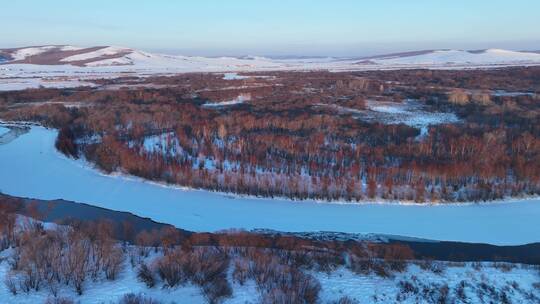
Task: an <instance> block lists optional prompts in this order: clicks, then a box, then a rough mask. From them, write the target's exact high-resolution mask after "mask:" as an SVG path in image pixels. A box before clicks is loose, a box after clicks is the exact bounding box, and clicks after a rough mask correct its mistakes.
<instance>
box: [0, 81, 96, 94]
mask: <svg viewBox="0 0 540 304" xmlns="http://www.w3.org/2000/svg"><path fill="white" fill-rule="evenodd" d="M94 86H96V85H95V84H94V83H92V82H88V81H80V80H78V79H62V78H53V79H46V78H11V79H1V80H0V91H18V90H25V89H37V88H39V87H44V88H76V87H94Z"/></svg>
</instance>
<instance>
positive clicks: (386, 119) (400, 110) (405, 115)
mask: <svg viewBox="0 0 540 304" xmlns="http://www.w3.org/2000/svg"><path fill="white" fill-rule="evenodd" d="M367 108H368V109H369V111H368V112H365V113H364V114H365V115H364V117H363V118H364V119H367V120H370V121H380V122H383V123H387V124H400V123H403V124H406V125H408V126H411V127H415V128H419V129H420V131H421V135H425V134H427V130H428V127H429V126H430V125H437V124H444V123H456V122H458V121H459V119H458V118H457V116H456V115H455V114H454V113H443V112H429V111H426V110H425V109H424V108H423V106H422V105H421V104H419V103H416V102H414V101H412V100H406V101H404V102H402V103H395V102H377V101H372V100H369V101H368V102H367Z"/></svg>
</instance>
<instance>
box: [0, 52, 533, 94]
mask: <svg viewBox="0 0 540 304" xmlns="http://www.w3.org/2000/svg"><path fill="white" fill-rule="evenodd" d="M63 51H64V52H65V51H78V52H80V53H79V54H76V55H73V53H67V54H65V55H64V56H65V57H61V56H60V59H59V60H58V61H57V62H55V63H54V64H52V65H37V64H10V62H9V61H8V62H4V63H3V64H2V65H0V83H2V82H5V81H6V79H8V78H20V79H19V81H20V82H25V81H27V80H25V79H27V78H32V77H66V76H71V77H73V76H78V77H82V80H88V79H98V78H103V77H106V78H116V77H121V76H126V75H128V74H131V75H133V76H145V75H162V74H168V75H170V74H177V73H187V72H229V73H227V74H225V75H224V79H231V80H232V79H243V78H244V76H239V75H238V74H236V73H237V72H254V71H290V70H297V71H308V70H330V71H362V70H388V69H404V68H430V69H467V68H493V67H504V66H517V65H540V54H537V53H533V52H517V51H507V50H500V49H489V50H485V51H478V52H469V51H463V50H438V51H426V52H420V53H419V54H415V55H413V56H404V55H394V56H377V57H370V58H369V59H367V57H366V58H362V57H360V58H354V59H352V58H307V59H306V58H301V59H272V58H266V57H257V56H251V57H242V58H236V57H200V56H181V55H164V54H152V53H147V52H142V51H138V50H134V49H130V48H125V47H103V48H101V49H97V50H96V48H88V50H87V51H86V52H85V49H84V48H80V47H75V46H42V47H30V48H23V49H19V50H17V51H15V52H14V53H11V56H12V57H13V59H14V60H13V62H16V60H24V59H28V60H27V61H29V62H31V61H32V60H31V59H33V58H36V57H39V56H40V54H42V53H46V52H63ZM34 62H36V60H34ZM81 62H84V63H85V65H84V66H74V65H72V64H71V63H81ZM74 81H75V80H74ZM58 86H59V87H64V86H65V85H64V84H62V83H58Z"/></svg>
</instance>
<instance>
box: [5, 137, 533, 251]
mask: <svg viewBox="0 0 540 304" xmlns="http://www.w3.org/2000/svg"><path fill="white" fill-rule="evenodd" d="M1 133H2V129H0V134H1ZM56 134H57V132H56V131H54V130H48V129H45V128H42V127H32V128H31V130H30V132H28V133H25V134H22V135H20V136H19V137H18V138H16V139H15V140H12V141H10V142H8V143H6V144H3V145H0V191H1V192H3V193H5V194H10V195H14V196H22V197H30V198H39V199H60V198H61V199H66V200H71V201H77V202H84V203H88V204H91V205H95V206H100V207H104V208H109V209H113V210H119V211H129V212H132V213H134V214H136V215H139V216H144V217H150V218H152V219H154V220H156V221H159V222H164V223H169V224H173V225H175V226H177V227H179V228H184V229H188V230H194V231H216V230H222V229H228V228H245V229H254V228H268V229H275V230H281V231H293V232H306V231H336V232H349V233H381V234H393V235H402V236H411V237H419V238H428V239H437V240H452V241H464V242H483V243H492V244H499V245H510V244H516V245H517V244H525V243H531V242H539V241H540V229H538V219H539V218H540V199H531V200H523V201H517V202H512V203H492V204H481V205H476V204H469V205H441V206H418V205H395V204H330V203H317V202H310V201H303V202H293V201H288V200H278V199H257V198H238V197H232V196H230V195H225V194H220V193H214V192H208V191H202V190H182V189H176V188H171V187H163V186H160V185H156V184H152V183H148V182H144V181H141V180H140V179H136V178H124V177H118V176H117V177H114V176H105V175H102V174H100V173H99V172H98V171H96V170H94V169H91V168H89V167H88V166H85V165H84V164H83V163H82V162H80V161H75V160H71V159H68V158H66V157H64V156H63V155H61V154H60V153H58V152H57V151H56V150H55V148H54V141H55V138H56ZM0 136H1V135H0Z"/></svg>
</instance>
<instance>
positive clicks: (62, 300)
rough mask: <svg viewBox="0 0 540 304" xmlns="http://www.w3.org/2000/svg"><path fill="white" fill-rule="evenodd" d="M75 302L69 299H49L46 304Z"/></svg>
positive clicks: (69, 303)
mask: <svg viewBox="0 0 540 304" xmlns="http://www.w3.org/2000/svg"><path fill="white" fill-rule="evenodd" d="M74 303H75V302H74V301H73V300H72V299H69V298H62V297H61V298H57V297H54V298H48V299H47V301H45V304H74Z"/></svg>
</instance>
